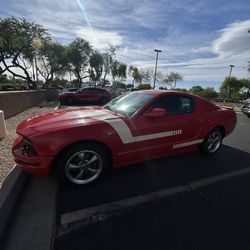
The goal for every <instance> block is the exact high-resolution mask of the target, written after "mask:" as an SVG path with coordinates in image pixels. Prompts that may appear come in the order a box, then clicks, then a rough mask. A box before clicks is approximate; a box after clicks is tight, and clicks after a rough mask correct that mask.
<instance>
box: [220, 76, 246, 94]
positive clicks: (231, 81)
mask: <svg viewBox="0 0 250 250" xmlns="http://www.w3.org/2000/svg"><path fill="white" fill-rule="evenodd" d="M242 87H243V84H242V82H241V81H240V80H238V79H237V78H236V77H230V78H229V77H226V78H225V79H224V81H223V82H222V84H221V86H220V93H221V95H222V96H224V97H228V98H231V95H232V94H235V93H237V92H239V91H240V89H241V88H242Z"/></svg>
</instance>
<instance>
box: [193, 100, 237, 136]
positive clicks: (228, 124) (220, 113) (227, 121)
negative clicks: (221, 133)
mask: <svg viewBox="0 0 250 250" xmlns="http://www.w3.org/2000/svg"><path fill="white" fill-rule="evenodd" d="M196 102H197V107H199V108H198V110H197V115H198V116H199V117H200V120H201V122H202V124H203V126H202V135H203V138H206V136H207V135H208V134H209V132H210V131H211V130H212V129H214V128H216V127H223V128H224V130H225V136H227V135H229V134H230V133H232V132H233V130H234V128H235V126H236V123H237V116H236V113H235V111H233V110H229V109H226V108H221V107H218V106H216V105H214V104H212V103H210V102H208V101H205V100H202V99H199V98H198V99H197V100H196Z"/></svg>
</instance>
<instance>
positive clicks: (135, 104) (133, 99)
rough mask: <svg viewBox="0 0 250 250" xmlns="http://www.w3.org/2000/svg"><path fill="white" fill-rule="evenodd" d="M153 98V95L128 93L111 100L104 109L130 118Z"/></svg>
mask: <svg viewBox="0 0 250 250" xmlns="http://www.w3.org/2000/svg"><path fill="white" fill-rule="evenodd" d="M153 97H154V95H153V94H148V93H140V92H130V93H128V94H125V95H122V96H119V97H117V98H115V99H113V100H112V101H110V102H109V103H107V104H106V105H105V106H104V107H105V108H107V109H109V110H112V111H115V112H118V113H121V114H124V115H126V116H131V115H133V114H134V113H135V112H136V111H137V110H138V109H139V108H141V107H142V106H143V105H144V104H145V103H146V102H148V101H149V100H150V99H151V98H153Z"/></svg>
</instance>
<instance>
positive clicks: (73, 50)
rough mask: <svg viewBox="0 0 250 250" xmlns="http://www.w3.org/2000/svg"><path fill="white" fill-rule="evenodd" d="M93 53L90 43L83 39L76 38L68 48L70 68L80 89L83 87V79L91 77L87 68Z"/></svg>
mask: <svg viewBox="0 0 250 250" xmlns="http://www.w3.org/2000/svg"><path fill="white" fill-rule="evenodd" d="M92 52H93V51H92V48H91V46H90V44H89V42H88V41H86V40H84V39H82V38H76V39H75V40H74V41H73V42H72V43H70V44H69V46H68V52H67V56H68V60H69V64H70V68H71V70H72V72H73V73H74V75H75V77H76V78H77V80H78V82H79V86H78V87H79V88H80V87H81V85H82V81H83V79H84V78H87V77H89V76H90V75H89V70H88V69H87V67H88V65H89V61H90V57H91V55H92ZM86 74H87V75H86Z"/></svg>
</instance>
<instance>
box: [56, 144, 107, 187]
mask: <svg viewBox="0 0 250 250" xmlns="http://www.w3.org/2000/svg"><path fill="white" fill-rule="evenodd" d="M107 165H108V157H107V153H106V152H105V150H104V149H103V148H102V147H100V146H99V145H95V144H82V145H74V146H72V147H71V148H69V149H68V150H67V151H66V152H64V154H63V155H62V156H61V157H60V159H59V161H58V162H57V174H58V177H59V180H60V181H61V182H63V183H68V184H69V183H70V184H74V185H86V184H89V183H93V182H95V181H97V180H99V179H100V178H101V177H102V176H103V175H104V173H105V172H106V170H107Z"/></svg>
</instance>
